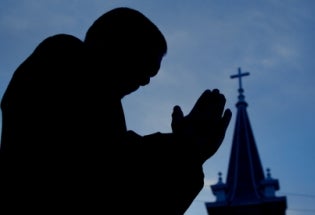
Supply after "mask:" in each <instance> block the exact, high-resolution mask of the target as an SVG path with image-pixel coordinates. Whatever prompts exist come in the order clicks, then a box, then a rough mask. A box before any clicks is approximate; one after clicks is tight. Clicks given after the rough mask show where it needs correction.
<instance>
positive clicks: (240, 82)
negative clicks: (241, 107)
mask: <svg viewBox="0 0 315 215" xmlns="http://www.w3.org/2000/svg"><path fill="white" fill-rule="evenodd" d="M248 75H249V72H244V73H242V72H241V68H240V67H239V68H238V74H236V75H231V76H230V78H238V84H239V88H238V92H239V93H240V95H239V96H238V98H239V100H240V101H244V95H243V92H244V90H243V87H242V77H243V76H248Z"/></svg>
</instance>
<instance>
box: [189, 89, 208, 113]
mask: <svg viewBox="0 0 315 215" xmlns="http://www.w3.org/2000/svg"><path fill="white" fill-rule="evenodd" d="M211 96H212V92H211V91H210V90H209V89H207V90H205V91H204V92H203V93H202V94H201V95H200V97H199V98H198V99H197V101H196V103H195V105H194V107H193V109H192V110H191V111H190V113H189V115H199V114H198V113H200V112H204V110H206V109H207V106H208V104H209V101H211Z"/></svg>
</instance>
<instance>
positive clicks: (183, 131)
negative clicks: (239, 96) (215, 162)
mask: <svg viewBox="0 0 315 215" xmlns="http://www.w3.org/2000/svg"><path fill="white" fill-rule="evenodd" d="M225 102H226V99H225V97H224V95H223V94H221V93H220V92H219V90H217V89H214V90H212V91H211V90H208V89H207V90H205V91H204V92H203V93H202V94H201V96H200V97H199V98H198V100H197V102H196V103H195V105H194V107H193V108H192V110H191V111H190V113H189V114H188V115H186V116H184V114H183V112H182V110H181V108H180V107H179V106H175V107H174V109H173V113H172V124H171V126H172V130H173V133H174V134H176V135H179V136H180V137H181V138H183V139H184V140H186V141H189V142H191V143H189V144H194V146H196V147H197V150H198V154H199V155H200V159H201V161H202V163H203V162H205V161H206V160H207V159H208V158H210V157H211V156H212V155H214V154H215V152H216V151H217V150H218V148H219V147H220V145H221V143H222V141H223V139H224V136H225V133H226V129H227V127H228V125H229V123H230V120H231V116H232V113H231V110H230V109H225V110H224V106H225Z"/></svg>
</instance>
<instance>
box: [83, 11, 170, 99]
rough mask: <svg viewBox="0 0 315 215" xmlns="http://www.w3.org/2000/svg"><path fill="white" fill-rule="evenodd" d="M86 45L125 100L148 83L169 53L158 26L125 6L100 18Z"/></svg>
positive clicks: (94, 24)
mask: <svg viewBox="0 0 315 215" xmlns="http://www.w3.org/2000/svg"><path fill="white" fill-rule="evenodd" d="M84 43H85V44H87V46H88V47H89V48H90V49H91V50H92V52H93V53H94V54H93V57H94V58H96V60H97V62H98V66H99V67H101V68H104V70H106V72H108V73H110V74H106V75H107V76H109V77H110V78H111V79H112V80H111V81H113V82H114V84H115V90H120V91H121V92H120V94H121V96H122V97H123V96H124V95H126V94H129V93H131V92H133V91H135V90H136V89H137V88H138V87H139V86H143V85H146V84H148V83H149V80H150V77H153V76H155V75H156V74H157V72H158V70H159V68H160V63H161V60H162V58H163V56H164V55H165V54H166V52H167V44H166V40H165V38H164V36H163V35H162V33H161V32H160V30H159V29H158V28H157V27H156V25H155V24H153V23H152V22H151V21H150V20H149V19H148V18H147V17H145V16H144V15H143V14H142V13H140V12H139V11H136V10H133V9H130V8H125V7H121V8H116V9H113V10H111V11H109V12H107V13H105V14H103V15H102V16H101V17H99V18H98V19H97V20H96V21H95V22H94V23H93V25H92V26H91V27H90V28H89V30H88V31H87V33H86V37H85V40H84ZM108 70H110V71H108Z"/></svg>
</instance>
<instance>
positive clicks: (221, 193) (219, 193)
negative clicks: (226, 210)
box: [211, 172, 226, 202]
mask: <svg viewBox="0 0 315 215" xmlns="http://www.w3.org/2000/svg"><path fill="white" fill-rule="evenodd" d="M218 175H219V179H218V183H216V184H215V185H211V190H212V192H213V194H214V195H215V196H216V201H217V202H225V201H226V185H225V184H224V183H223V180H222V173H221V172H219V173H218Z"/></svg>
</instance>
